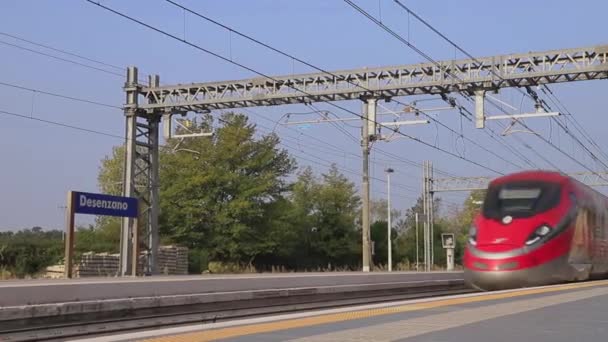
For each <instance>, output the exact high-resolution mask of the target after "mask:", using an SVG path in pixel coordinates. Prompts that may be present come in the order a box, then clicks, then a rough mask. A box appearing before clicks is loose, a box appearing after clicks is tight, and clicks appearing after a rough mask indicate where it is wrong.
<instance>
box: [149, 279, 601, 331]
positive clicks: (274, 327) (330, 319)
mask: <svg viewBox="0 0 608 342" xmlns="http://www.w3.org/2000/svg"><path fill="white" fill-rule="evenodd" d="M603 285H608V281H595V282H589V283H577V284H569V285H560V286H553V287H547V288H540V289H529V290H521V291H514V292H507V293H498V294H487V295H480V296H474V297H464V298H453V299H444V300H435V301H430V302H424V303H414V304H404V305H399V306H392V307H384V308H377V309H367V310H360V311H351V312H341V313H335V314H326V315H319V316H313V317H304V318H296V319H288V320H283V321H276V322H267V323H259V324H252V325H243V326H235V327H229V328H220V329H210V330H204V331H198V332H191V333H185V334H179V335H172V336H164V337H158V338H153V339H148V340H146V341H151V342H186V341H188V342H190V341H196V342H204V341H215V340H219V339H225V338H231V337H239V336H244V335H253V334H260V333H268V332H273V331H278V330H287V329H294V328H303V327H310V326H313V325H320V324H328V323H336V322H343V321H349V320H354V319H363V318H369V317H374V316H381V315H390V314H396V313H402V312H408V311H419V310H425V309H432V308H438V307H444V306H451V305H458V304H465V303H475V302H484V301H490V300H496V299H505V298H513V297H521V296H527V295H532V294H540V293H550V292H557V291H566V290H572V289H581V288H586V287H592V286H603Z"/></svg>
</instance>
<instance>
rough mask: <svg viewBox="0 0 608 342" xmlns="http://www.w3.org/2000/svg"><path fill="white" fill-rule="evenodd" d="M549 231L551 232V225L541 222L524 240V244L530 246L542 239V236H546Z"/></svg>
mask: <svg viewBox="0 0 608 342" xmlns="http://www.w3.org/2000/svg"><path fill="white" fill-rule="evenodd" d="M550 232H551V227H549V226H547V225H546V224H543V225H542V226H540V227H538V228H536V230H535V231H534V233H532V235H530V237H529V238H528V240H527V241H526V245H528V246H530V245H533V244H535V243H537V242H538V241H540V239H542V238H543V237H544V236H546V235H547V234H549V233H550Z"/></svg>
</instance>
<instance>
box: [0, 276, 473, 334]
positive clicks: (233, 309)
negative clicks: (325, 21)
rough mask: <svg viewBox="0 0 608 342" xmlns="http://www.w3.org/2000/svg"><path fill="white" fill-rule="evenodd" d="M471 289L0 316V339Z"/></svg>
mask: <svg viewBox="0 0 608 342" xmlns="http://www.w3.org/2000/svg"><path fill="white" fill-rule="evenodd" d="M472 292H476V291H475V290H473V289H470V288H467V287H465V285H464V284H450V285H441V286H437V287H427V288H425V289H420V288H418V289H413V290H411V291H408V290H404V289H402V291H397V290H392V291H383V292H382V291H381V292H378V293H350V294H344V293H338V294H336V295H334V296H333V298H330V297H331V296H316V297H315V296H294V297H283V298H269V299H268V300H266V301H259V300H258V301H236V302H231V303H224V302H222V303H210V304H209V303H208V304H204V305H201V304H198V305H196V304H195V305H181V306H175V307H165V308H152V309H141V310H134V311H129V312H124V311H117V312H111V313H97V314H88V315H80V317H62V318H61V319H58V318H55V319H53V318H50V317H47V318H45V319H39V320H31V319H30V320H20V321H14V322H8V323H9V324H7V322H0V336H1V337H0V341H2V342H8V341H10V342H17V341H65V340H69V339H76V338H82V337H93V336H100V335H108V334H114V333H122V332H133V331H138V330H144V329H145V330H150V329H154V328H166V327H170V326H179V325H187V324H204V323H213V322H218V321H227V320H233V319H242V318H250V317H256V316H264V315H273V314H285V313H294V312H301V311H307V310H315V309H328V308H338V307H346V306H352V305H359V304H370V303H382V302H390V301H398V300H407V299H419V298H430V297H440V296H447V295H455V294H465V293H472Z"/></svg>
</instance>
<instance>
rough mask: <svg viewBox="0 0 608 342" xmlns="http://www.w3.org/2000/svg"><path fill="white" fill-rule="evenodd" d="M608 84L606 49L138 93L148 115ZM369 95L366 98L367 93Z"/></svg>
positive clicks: (331, 73)
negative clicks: (582, 83)
mask: <svg viewBox="0 0 608 342" xmlns="http://www.w3.org/2000/svg"><path fill="white" fill-rule="evenodd" d="M604 78H608V45H600V46H593V47H587V48H578V49H564V50H553V51H545V52H534V53H525V54H511V55H501V56H493V57H485V58H475V59H463V60H450V61H440V62H437V63H424V64H413V65H401V66H391V67H381V68H364V69H356V70H346V71H335V72H327V73H311V74H300V75H291V76H279V77H272V78H268V77H259V78H252V79H245V80H238V81H225V82H209V83H193V84H189V85H172V86H162V87H142V89H141V90H142V93H141V94H142V95H143V96H145V97H146V98H148V99H150V100H151V102H152V103H150V104H144V105H142V108H145V109H170V110H177V111H183V110H192V111H198V110H212V109H226V108H240V107H256V106H270V105H282V104H293V103H311V102H323V101H340V100H353V99H359V98H361V97H382V98H390V97H394V96H405V95H419V94H445V93H450V92H460V91H469V92H471V94H473V91H474V90H478V89H499V88H506V87H520V86H526V85H537V84H548V83H560V82H571V81H578V80H593V79H604ZM370 91H371V92H370Z"/></svg>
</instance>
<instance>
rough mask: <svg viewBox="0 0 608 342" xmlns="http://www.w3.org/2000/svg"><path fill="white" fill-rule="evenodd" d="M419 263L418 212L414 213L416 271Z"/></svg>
mask: <svg viewBox="0 0 608 342" xmlns="http://www.w3.org/2000/svg"><path fill="white" fill-rule="evenodd" d="M419 264H420V258H419V257H418V213H416V271H418V265H419Z"/></svg>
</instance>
